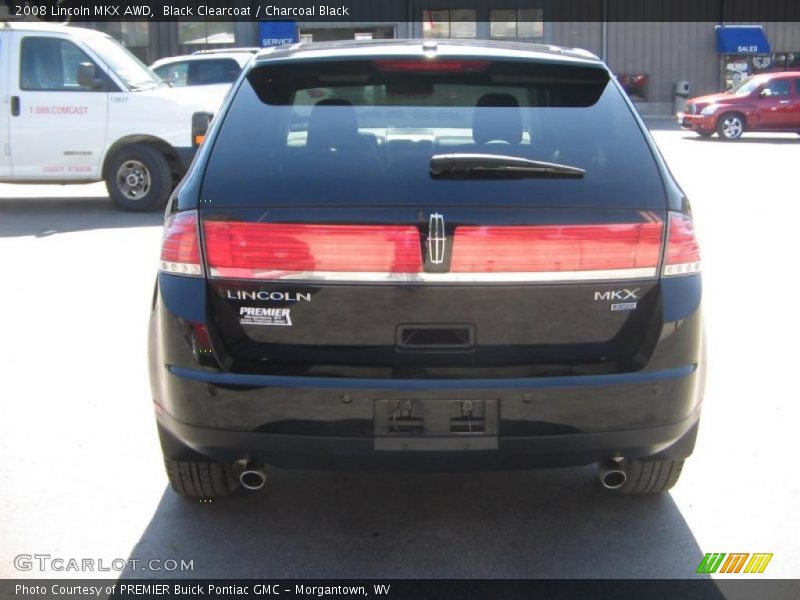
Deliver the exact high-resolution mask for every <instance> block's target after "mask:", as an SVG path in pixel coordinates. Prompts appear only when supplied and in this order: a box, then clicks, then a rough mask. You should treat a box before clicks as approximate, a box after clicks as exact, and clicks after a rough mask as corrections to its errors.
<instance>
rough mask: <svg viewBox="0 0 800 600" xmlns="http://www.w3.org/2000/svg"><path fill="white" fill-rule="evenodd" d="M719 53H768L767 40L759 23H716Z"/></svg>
mask: <svg viewBox="0 0 800 600" xmlns="http://www.w3.org/2000/svg"><path fill="white" fill-rule="evenodd" d="M717 52H718V53H720V54H769V53H770V47H769V40H768V39H767V36H766V35H765V34H764V28H763V27H761V25H725V26H721V25H717Z"/></svg>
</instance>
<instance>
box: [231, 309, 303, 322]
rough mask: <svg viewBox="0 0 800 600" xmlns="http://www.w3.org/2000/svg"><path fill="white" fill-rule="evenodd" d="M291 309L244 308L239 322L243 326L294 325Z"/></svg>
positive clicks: (240, 312)
mask: <svg viewBox="0 0 800 600" xmlns="http://www.w3.org/2000/svg"><path fill="white" fill-rule="evenodd" d="M290 311H291V309H289V308H262V307H260V306H242V307H241V308H240V309H239V317H240V319H239V322H240V323H241V324H243V325H285V326H290V327H291V325H292V316H291V312H290Z"/></svg>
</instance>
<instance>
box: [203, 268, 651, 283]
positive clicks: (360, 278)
mask: <svg viewBox="0 0 800 600" xmlns="http://www.w3.org/2000/svg"><path fill="white" fill-rule="evenodd" d="M657 273H658V270H657V269H656V267H646V268H638V269H609V270H602V271H561V272H558V271H548V272H522V273H517V272H514V273H387V272H349V271H291V272H281V271H260V272H254V273H252V274H242V273H237V274H236V275H222V274H221V273H220V271H219V270H218V269H216V268H214V267H210V268H209V276H210V277H212V278H215V279H248V280H258V281H303V282H343V283H351V282H379V283H523V282H562V281H605V280H609V279H611V280H615V279H654V278H655V277H656V274H657Z"/></svg>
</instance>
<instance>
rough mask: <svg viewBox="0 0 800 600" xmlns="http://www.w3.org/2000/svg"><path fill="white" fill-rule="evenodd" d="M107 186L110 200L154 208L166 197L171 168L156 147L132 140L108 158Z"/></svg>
mask: <svg viewBox="0 0 800 600" xmlns="http://www.w3.org/2000/svg"><path fill="white" fill-rule="evenodd" d="M106 187H107V188H108V194H109V195H110V196H111V200H113V202H114V204H116V205H117V206H118V207H119V208H121V209H122V210H128V211H135V212H143V211H148V210H156V209H159V208H163V207H164V206H165V205H166V203H167V200H168V199H169V194H170V192H171V191H172V171H171V170H170V168H169V163H168V162H167V159H166V157H165V156H164V155H163V154H161V152H159V151H158V150H156V149H155V148H152V147H151V146H146V145H144V144H131V145H130V146H126V147H124V148H122V149H121V150H119V151H118V152H117V153H116V154H115V155H114V158H112V159H111V163H110V164H109V166H108V169H107V170H106Z"/></svg>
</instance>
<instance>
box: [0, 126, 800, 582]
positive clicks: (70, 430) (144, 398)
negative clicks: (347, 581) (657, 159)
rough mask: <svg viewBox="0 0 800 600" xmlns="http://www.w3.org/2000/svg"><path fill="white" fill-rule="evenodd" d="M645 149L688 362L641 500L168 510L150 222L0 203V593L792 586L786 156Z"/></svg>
mask: <svg viewBox="0 0 800 600" xmlns="http://www.w3.org/2000/svg"><path fill="white" fill-rule="evenodd" d="M653 130H654V135H655V137H656V140H657V142H658V144H659V147H660V148H661V150H662V151H663V153H664V155H665V156H666V158H667V161H668V163H669V165H670V167H671V168H672V170H673V172H674V173H675V175H676V177H677V178H678V180H679V181H680V182H681V183H682V185H683V186H684V188H685V190H686V191H687V193H688V195H689V197H690V199H691V200H692V202H693V206H694V209H695V219H696V223H697V227H698V231H699V235H700V238H701V243H702V244H703V270H704V286H705V288H704V293H705V310H706V326H707V335H708V346H709V361H710V363H709V379H708V388H707V394H706V403H705V407H704V415H703V420H702V422H701V429H700V436H699V440H698V445H697V448H696V451H695V455H694V456H693V457H692V458H691V459H690V460H689V461H688V462H687V464H686V467H685V469H684V474H683V476H682V478H681V480H680V482H679V483H678V485H677V486H676V488H675V489H674V490H673V491H672V492H671V493H670V494H665V495H662V496H658V497H643V498H638V497H625V496H617V495H614V494H610V493H607V492H605V491H604V490H603V489H601V487H600V486H599V483H598V482H597V481H596V478H595V476H594V470H593V469H592V468H577V469H552V470H540V471H530V472H499V473H497V472H495V473H472V474H453V473H444V474H431V473H426V474H414V473H387V472H348V473H332V472H314V471H277V470H274V471H272V472H271V473H270V480H269V483H268V488H266V489H265V490H264V491H263V492H260V493H241V494H237V495H235V496H234V497H232V498H230V499H225V500H218V501H215V502H211V503H208V502H205V503H201V502H198V501H188V500H184V499H181V498H179V497H178V496H176V495H175V494H174V493H173V492H172V491H171V490H170V489H168V487H167V484H166V478H165V476H164V473H163V468H162V465H161V461H160V452H159V447H158V442H157V438H156V432H155V427H154V422H153V418H152V413H151V411H152V408H151V403H150V400H149V387H148V380H147V369H146V352H145V348H146V323H147V318H148V307H149V301H150V299H151V296H152V292H153V283H154V278H155V273H156V262H157V258H158V246H159V239H160V234H161V231H160V224H161V221H162V217H161V215H158V214H144V215H138V214H126V213H121V212H117V211H116V210H114V209H113V208H112V207H111V205H110V202H109V201H108V199H107V197H106V195H105V190H104V188H103V186H102V185H98V184H95V185H82V186H31V185H28V186H20V185H0V272H1V273H2V288H1V291H0V315H2V328H0V332H1V333H0V335H2V338H1V339H2V343H1V344H0V385H1V386H2V390H3V401H2V403H0V489H1V490H2V491H1V492H0V506H1V507H2V508H0V532H2V533H1V534H0V577H2V578H11V577H43V576H47V577H60V576H66V577H86V576H92V575H97V576H102V577H116V576H118V575H119V574H120V571H118V570H115V569H114V568H112V569H111V570H109V571H95V572H94V573H92V572H86V571H84V572H80V571H78V572H74V571H58V570H56V569H54V568H53V565H52V564H49V567H50V568H48V569H45V570H41V569H39V568H38V566H37V565H36V564H34V565H33V568H32V570H19V569H18V567H19V566H20V564H19V559H17V563H16V566H15V557H17V556H19V555H23V554H31V555H32V554H48V555H50V557H51V558H63V559H69V558H76V559H79V560H80V559H85V558H88V559H93V560H94V561H95V562H94V564H95V568H96V569H97V568H99V567H100V566H106V567H108V566H109V565H112V564H115V565H116V566H117V567H119V569H121V570H122V572H124V573H125V574H126V575H130V576H137V577H138V576H165V575H167V576H174V575H181V576H188V577H256V576H257V577H298V578H307V577H407V578H424V577H452V578H464V577H488V578H507V577H669V578H684V577H693V576H697V575H695V569H696V567H697V565H698V563H699V562H700V560H701V558H702V557H703V554H704V553H706V552H726V553H729V552H771V553H773V554H774V557H773V559H772V561H771V562H770V564H769V567H768V569H767V572H766V575H768V576H771V577H799V576H800V561H798V556H800V519H797V517H796V511H797V507H798V506H800V476H798V469H797V464H796V458H795V455H796V451H795V449H796V444H797V442H796V440H797V439H798V432H797V431H798V426H797V423H798V422H800V403H799V402H798V393H797V390H796V388H795V381H796V373H797V361H798V352H797V348H796V345H797V340H800V326H798V319H797V317H796V310H797V308H796V305H797V297H798V296H797V293H796V289H797V286H796V284H795V279H796V278H795V273H796V271H797V256H798V251H797V233H796V230H797V228H798V223H800V186H798V180H799V179H798V174H797V169H798V165H800V137H798V136H794V135H778V134H773V135H759V134H748V135H746V136H745V138H744V139H743V140H741V141H740V142H737V143H724V142H719V141H716V140H715V139H712V140H702V139H700V138H697V137H694V136H693V135H692V134H689V133H685V132H682V131H680V130H677V129H676V128H675V127H674V125H672V124H671V123H670V122H668V121H664V122H663V123H661V122H657V121H653ZM114 559H119V561H118V562H117V563H113V562H112V561H114ZM129 559H135V560H137V561H139V562H137V563H136V565H135V566H133V565H132V564H131V563H130V562H128V563H127V564H126V565H124V566H123V565H122V562H120V561H126V560H129ZM151 559H158V560H160V561H161V563H159V564H161V565H163V566H162V567H161V570H160V571H154V570H148V569H147V563H148V561H149V560H151ZM170 559H173V560H176V561H180V560H184V561H191V567H192V568H191V570H185V571H177V572H176V571H169V570H167V568H168V567H169V566H171V565H172V563H169V562H166V561H169V560H170ZM101 560H102V561H103V562H102V565H101V563H100V561H101ZM165 562H166V565H165V564H164V563H165ZM154 564H155V563H154ZM143 565H144V566H143ZM150 566H153V565H150ZM187 569H188V567H187Z"/></svg>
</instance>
